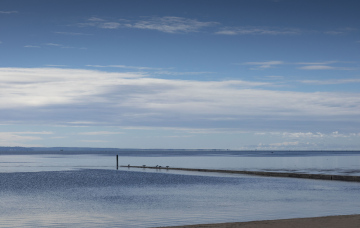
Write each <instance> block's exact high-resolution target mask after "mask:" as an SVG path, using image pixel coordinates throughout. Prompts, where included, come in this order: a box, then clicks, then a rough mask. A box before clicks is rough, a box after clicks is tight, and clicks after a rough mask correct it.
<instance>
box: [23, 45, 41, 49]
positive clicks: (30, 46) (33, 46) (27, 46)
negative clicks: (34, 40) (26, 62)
mask: <svg viewBox="0 0 360 228" xmlns="http://www.w3.org/2000/svg"><path fill="white" fill-rule="evenodd" d="M24 47H26V48H40V46H35V45H25V46H24Z"/></svg>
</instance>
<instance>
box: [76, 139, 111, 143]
mask: <svg viewBox="0 0 360 228" xmlns="http://www.w3.org/2000/svg"><path fill="white" fill-rule="evenodd" d="M80 142H87V143H107V142H109V141H106V140H80Z"/></svg>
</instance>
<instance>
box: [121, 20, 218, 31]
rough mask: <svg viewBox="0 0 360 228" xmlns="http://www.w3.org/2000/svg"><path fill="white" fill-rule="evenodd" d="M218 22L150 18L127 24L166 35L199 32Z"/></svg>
mask: <svg viewBox="0 0 360 228" xmlns="http://www.w3.org/2000/svg"><path fill="white" fill-rule="evenodd" d="M217 24H218V23H216V22H201V21H198V20H195V19H188V18H182V17H160V18H156V17H155V18H149V19H147V20H141V21H137V22H135V23H133V24H127V27H130V28H138V29H149V30H157V31H161V32H165V33H189V32H198V31H199V30H200V29H202V28H205V27H209V26H214V25H217Z"/></svg>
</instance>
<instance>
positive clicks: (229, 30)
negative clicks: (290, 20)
mask: <svg viewBox="0 0 360 228" xmlns="http://www.w3.org/2000/svg"><path fill="white" fill-rule="evenodd" d="M300 33H301V31H300V30H299V29H289V28H285V29H284V28H265V27H225V28H222V29H221V30H220V31H218V32H216V33H215V34H220V35H297V34H300Z"/></svg>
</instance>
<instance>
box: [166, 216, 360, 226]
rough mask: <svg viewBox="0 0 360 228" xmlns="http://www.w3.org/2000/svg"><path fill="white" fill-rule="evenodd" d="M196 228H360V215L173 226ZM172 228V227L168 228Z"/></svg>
mask: <svg viewBox="0 0 360 228" xmlns="http://www.w3.org/2000/svg"><path fill="white" fill-rule="evenodd" d="M175 227H184V228H195V227H219V228H238V227H239V228H289V227H291V228H304V227H306V228H323V227H324V228H325V227H326V228H344V227H346V228H358V227H360V215H339V216H326V217H315V218H295V219H280V220H264V221H253V222H237V223H218V224H199V225H187V226H172V228H175ZM168 228H170V227H168Z"/></svg>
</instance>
